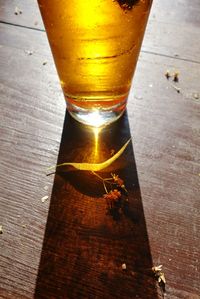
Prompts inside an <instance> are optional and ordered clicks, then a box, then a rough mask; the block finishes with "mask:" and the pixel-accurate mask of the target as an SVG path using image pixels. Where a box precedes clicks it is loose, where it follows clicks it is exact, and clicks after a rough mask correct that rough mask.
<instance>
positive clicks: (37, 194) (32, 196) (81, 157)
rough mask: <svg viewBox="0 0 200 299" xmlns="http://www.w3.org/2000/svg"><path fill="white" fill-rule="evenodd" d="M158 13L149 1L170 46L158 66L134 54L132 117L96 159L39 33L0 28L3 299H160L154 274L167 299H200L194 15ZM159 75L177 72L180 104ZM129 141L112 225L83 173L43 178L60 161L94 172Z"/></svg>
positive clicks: (119, 168) (185, 8)
mask: <svg viewBox="0 0 200 299" xmlns="http://www.w3.org/2000/svg"><path fill="white" fill-rule="evenodd" d="M163 2H165V3H163ZM22 3H23V5H24V6H23V7H22V10H23V14H22V15H20V16H16V17H19V18H17V20H20V18H21V19H22V20H23V21H21V22H22V23H19V24H20V25H23V26H28V27H34V26H32V25H31V24H32V23H34V18H35V16H37V13H38V12H37V9H36V5H35V4H34V2H32V1H30V5H29V6H28V7H27V6H26V3H27V2H25V1H23V2H22V1H12V5H13V4H14V6H19V7H20V5H21V4H22ZM162 3H163V4H162V5H161V4H159V3H158V1H157V2H155V5H154V7H153V10H152V18H154V17H153V16H154V14H155V16H156V17H155V18H154V19H155V20H154V21H153V19H152V22H155V24H156V22H157V26H158V27H157V28H160V33H159V34H160V36H162V42H163V43H165V42H166V40H165V36H166V39H169V45H168V47H163V48H162V47H160V48H157V50H155V47H154V48H152V49H153V51H154V52H155V53H157V52H156V51H158V53H157V54H159V53H160V54H161V55H155V53H153V54H152V53H149V49H150V48H148V52H147V53H146V52H145V53H142V54H141V56H140V60H139V63H138V68H137V72H136V75H135V78H134V82H133V89H132V91H131V94H130V97H129V104H128V112H127V114H126V115H125V116H124V118H122V119H121V120H120V121H119V122H118V123H116V124H115V125H113V126H112V127H111V128H109V130H105V131H104V132H102V133H101V134H100V136H99V148H98V151H97V148H95V139H94V135H93V133H91V132H89V131H87V130H85V129H84V128H83V127H80V126H78V125H77V124H76V122H74V121H73V120H72V119H71V118H70V117H69V116H68V114H67V115H66V116H65V103H64V100H63V96H62V93H61V89H60V87H59V83H58V79H57V75H56V71H55V68H54V66H53V63H52V58H51V54H50V51H49V48H48V44H47V40H46V36H45V32H41V31H37V30H33V29H27V28H22V27H19V26H13V25H9V24H0V41H1V42H0V44H1V47H0V70H1V72H0V84H1V85H0V86H1V97H0V105H1V107H0V109H1V110H0V111H1V114H0V115H1V132H0V140H1V146H0V159H1V174H0V180H1V184H0V225H2V226H3V234H1V235H0V239H1V240H0V244H1V245H0V246H1V250H0V278H1V279H0V298H6V299H7V298H8V299H10V298H12V299H13V298H16V299H18V298H34V297H35V298H48V299H49V298H87V299H88V298H145V299H146V298H162V292H161V291H160V289H159V288H158V286H157V283H156V281H155V280H154V278H153V277H152V275H151V267H152V265H158V264H162V265H163V268H164V272H165V276H166V279H167V285H166V298H169V299H171V298H172V299H180V298H183V299H188V298H190V299H197V298H200V287H199V281H200V274H199V273H200V271H199V257H200V256H199V245H200V244H199V242H200V241H199V240H200V233H199V231H200V219H199V209H200V203H199V185H200V184H199V180H200V178H199V173H200V167H199V158H200V157H199V143H200V139H199V117H200V106H199V105H200V99H198V98H197V97H198V96H197V95H198V93H199V92H200V87H199V77H200V66H199V63H195V62H194V61H196V60H197V61H198V57H199V55H198V52H196V50H197V45H198V43H199V40H197V39H196V36H197V35H198V34H199V28H198V22H199V18H198V16H199V14H198V12H199V11H200V5H199V3H198V1H193V3H192V4H190V5H187V4H188V1H177V3H179V4H180V3H182V5H181V6H179V8H180V7H181V8H180V9H179V10H178V8H177V5H178V4H177V5H176V4H174V6H170V5H169V4H167V3H170V1H167V2H166V1H162ZM12 5H11V2H10V1H3V0H2V1H1V20H3V21H5V22H7V23H13V24H17V21H16V22H15V21H14V19H12V18H14V17H15V15H12V16H11V14H10V17H9V11H11V7H12ZM2 7H3V9H2ZM34 7H35V9H34ZM156 7H157V8H158V7H159V13H158V11H157V10H156ZM161 7H162V8H161ZM25 11H29V15H28V16H27V17H25V13H24V12H25ZM30 12H31V13H30ZM167 12H168V19H166V15H167ZM31 14H32V18H30V15H31ZM175 15H176V16H175ZM161 17H162V22H163V24H164V22H165V21H166V23H167V24H166V26H164V25H163V26H164V27H165V30H168V28H172V27H170V26H172V25H174V24H175V22H176V24H177V22H179V27H178V28H179V29H180V30H181V31H179V32H181V33H180V40H181V41H183V40H184V38H186V37H187V36H188V38H189V43H188V42H187V43H186V45H185V48H183V47H182V46H181V43H179V41H177V39H176V35H165V32H164V31H163V29H162V27H159V26H160V25H158V18H161ZM160 22H161V19H160ZM39 23H40V21H39ZM40 24H41V23H40ZM169 24H171V25H170V26H169ZM189 24H190V26H189ZM38 26H40V25H39V24H38ZM186 27H187V28H189V29H191V28H192V29H191V31H190V30H189V29H188V30H189V31H186V30H185V29H184V30H183V28H186ZM194 28H195V30H193V29H194ZM179 29H177V30H179ZM157 30H158V29H157ZM147 34H150V33H147ZM187 34H188V35H187ZM170 36H171V37H170ZM170 38H171V40H170ZM147 39H148V37H147ZM147 39H145V41H144V45H143V49H146V47H149V46H148V43H149V42H150V40H151V39H150V38H149V42H148V40H147ZM153 42H154V39H152V40H151V46H152V47H153ZM167 43H168V42H167ZM157 44H159V43H157ZM170 45H176V47H177V53H178V54H180V53H181V55H180V57H174V58H172V57H171V58H169V57H164V56H163V54H164V55H167V56H173V54H174V48H173V47H172V48H170ZM189 45H193V46H192V47H191V46H190V47H189ZM189 48H190V49H189ZM163 49H164V50H165V51H166V52H163V51H162V50H163ZM29 50H32V51H33V55H28V53H27V51H29ZM189 50H190V51H189ZM177 58H179V59H177ZM184 59H189V60H191V61H185V60H184ZM44 61H47V64H46V65H43V62H44ZM167 69H178V70H179V71H180V82H179V83H178V84H177V86H180V88H181V90H180V93H177V91H176V90H175V89H174V87H173V86H172V85H171V81H168V80H167V79H166V78H165V76H164V73H165V71H166V70H167ZM63 121H64V126H63ZM62 130H63V132H62ZM129 136H132V145H130V146H129V147H128V148H127V150H126V152H125V153H124V155H123V156H122V157H121V159H119V161H116V163H115V164H114V165H113V167H114V169H110V170H109V171H115V172H117V173H119V174H120V175H121V177H123V178H124V179H125V181H126V184H127V189H128V190H129V195H128V198H129V205H128V206H126V207H125V208H124V209H122V215H121V218H120V219H118V216H119V215H118V214H116V213H114V214H113V213H112V214H109V213H108V211H107V205H106V202H105V200H104V199H103V198H102V194H103V193H104V190H103V187H102V184H101V182H100V181H98V180H97V179H96V178H94V177H93V176H92V175H91V174H83V173H80V172H78V171H76V172H72V171H70V172H68V171H67V172H63V170H62V169H60V170H59V171H58V172H57V174H56V175H55V176H54V175H52V176H46V172H45V170H46V168H47V167H48V166H51V165H55V164H56V163H57V159H58V162H63V161H70V160H74V161H75V160H76V161H86V160H87V161H91V160H94V159H97V160H99V161H102V160H104V159H106V158H108V157H109V156H110V151H111V150H112V149H115V150H117V149H119V148H120V146H122V145H123V143H124V142H125V141H126V140H127V139H128V138H129ZM89 149H90V150H89ZM97 152H98V153H99V155H97ZM102 175H105V174H102ZM106 175H108V174H106ZM45 195H48V196H49V198H48V200H47V201H46V202H44V203H42V202H41V198H42V197H43V196H45ZM112 212H113V211H112ZM116 217H117V219H116ZM122 263H126V265H127V270H126V271H122V269H121V265H122Z"/></svg>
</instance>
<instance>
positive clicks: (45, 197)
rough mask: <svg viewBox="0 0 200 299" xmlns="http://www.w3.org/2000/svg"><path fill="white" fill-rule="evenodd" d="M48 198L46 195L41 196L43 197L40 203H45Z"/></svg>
mask: <svg viewBox="0 0 200 299" xmlns="http://www.w3.org/2000/svg"><path fill="white" fill-rule="evenodd" d="M48 198H49V196H48V195H45V196H43V197H42V198H41V202H45V201H47V199H48Z"/></svg>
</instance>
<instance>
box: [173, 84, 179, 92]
mask: <svg viewBox="0 0 200 299" xmlns="http://www.w3.org/2000/svg"><path fill="white" fill-rule="evenodd" d="M172 87H173V88H174V89H175V90H176V91H177V92H178V93H180V92H181V88H180V87H177V86H176V85H174V84H172Z"/></svg>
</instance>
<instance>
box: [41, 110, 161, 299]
mask: <svg viewBox="0 0 200 299" xmlns="http://www.w3.org/2000/svg"><path fill="white" fill-rule="evenodd" d="M129 138H130V130H129V123H128V117H127V114H125V115H124V116H123V117H122V118H121V119H119V120H118V121H117V122H116V123H114V124H112V125H110V126H109V127H106V128H105V129H103V130H102V131H101V132H97V130H96V131H93V130H91V129H88V128H86V127H85V126H81V125H80V124H78V123H77V122H76V121H74V120H73V119H72V118H71V117H70V116H69V114H68V113H66V117H65V123H64V128H63V135H62V140H61V145H60V151H59V156H58V164H60V163H63V162H67V161H70V162H71V161H73V162H83V161H84V162H88V163H99V162H102V161H105V160H107V159H108V158H110V157H111V155H113V154H114V153H116V152H117V151H118V150H119V149H120V148H121V147H122V146H123V145H124V144H125V142H126V141H127V140H128V139H129ZM111 173H115V174H118V175H119V177H120V178H122V179H123V180H124V182H125V185H126V189H127V190H128V194H126V192H123V191H122V193H123V196H122V198H123V200H121V201H119V202H118V203H117V204H114V205H110V204H109V203H108V202H107V201H106V200H105V199H104V198H103V194H105V189H104V186H103V182H102V180H101V179H100V178H99V177H97V176H96V175H94V174H93V173H91V172H89V171H88V172H85V171H79V170H74V169H73V168H72V167H68V166H67V167H60V168H57V171H56V174H55V180H54V185H53V190H52V196H51V202H50V208H49V215H48V220H47V225H46V231H45V237H44V243H43V248H42V253H41V260H40V265H39V271H38V277H37V283H36V289H35V298H48V299H50V298H69V299H78V298H87V299H89V298H91V299H94V298H97V299H98V298H102V299H107V298H113V299H117V298H120V299H122V298H126V299H127V298H144V299H148V298H151V299H152V298H153V299H156V298H158V294H157V287H156V282H155V279H154V277H153V275H152V270H151V268H152V258H151V252H150V247H149V241H148V235H147V228H146V223H145V217H144V212H143V206H142V198H141V192H140V186H139V182H138V176H137V169H136V164H135V158H134V151H133V147H132V143H131V142H130V144H129V145H128V147H127V148H126V150H125V152H124V153H123V154H122V155H121V156H120V157H119V158H118V159H117V160H116V161H115V162H114V163H112V164H111V165H110V166H109V167H108V168H106V169H104V170H102V172H101V173H99V172H98V175H100V176H101V177H104V178H107V177H110V176H111ZM111 187H112V185H110V184H109V183H108V184H107V188H108V189H109V190H110V188H111ZM109 190H108V191H109ZM122 264H126V269H124V270H123V269H122Z"/></svg>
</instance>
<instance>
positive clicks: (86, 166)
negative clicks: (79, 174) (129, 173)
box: [47, 138, 131, 171]
mask: <svg viewBox="0 0 200 299" xmlns="http://www.w3.org/2000/svg"><path fill="white" fill-rule="evenodd" d="M130 141H131V138H130V139H129V140H128V141H127V142H126V143H125V144H124V145H123V146H122V147H121V149H120V150H119V151H118V152H117V153H116V154H115V155H114V156H113V157H112V158H110V159H108V160H106V161H104V162H102V163H76V162H75V163H72V162H66V163H62V164H59V165H56V168H57V167H61V166H73V167H74V168H76V169H78V170H86V171H101V170H102V169H104V168H106V167H108V166H109V165H111V164H112V163H113V162H114V161H115V160H117V159H118V158H119V157H120V156H121V155H122V153H123V152H124V151H125V149H126V147H127V146H128V144H129V142H130ZM53 168H55V167H54V166H53V167H49V168H48V169H47V170H51V169H53Z"/></svg>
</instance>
